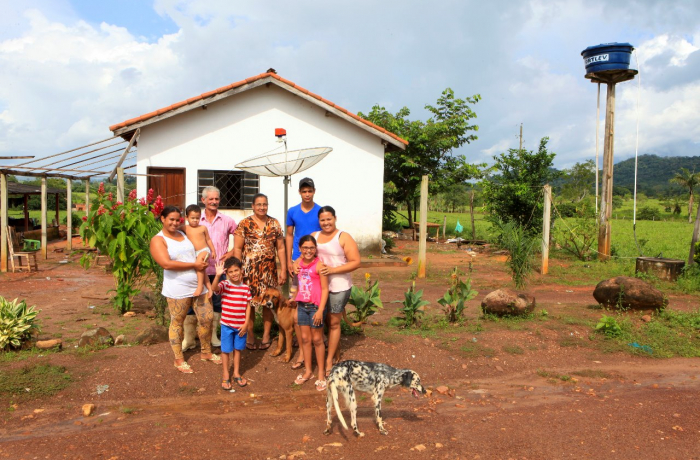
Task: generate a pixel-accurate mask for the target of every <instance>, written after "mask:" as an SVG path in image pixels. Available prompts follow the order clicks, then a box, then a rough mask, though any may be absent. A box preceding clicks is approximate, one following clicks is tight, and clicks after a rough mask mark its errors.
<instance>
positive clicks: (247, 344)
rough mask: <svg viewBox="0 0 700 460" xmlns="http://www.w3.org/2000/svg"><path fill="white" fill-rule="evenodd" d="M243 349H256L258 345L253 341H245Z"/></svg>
mask: <svg viewBox="0 0 700 460" xmlns="http://www.w3.org/2000/svg"><path fill="white" fill-rule="evenodd" d="M245 349H246V350H257V349H258V346H257V345H256V344H254V343H246V344H245Z"/></svg>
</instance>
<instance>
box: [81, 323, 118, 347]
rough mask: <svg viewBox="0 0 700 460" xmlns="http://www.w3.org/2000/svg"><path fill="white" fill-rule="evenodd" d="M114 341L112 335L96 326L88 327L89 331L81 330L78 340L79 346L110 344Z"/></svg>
mask: <svg viewBox="0 0 700 460" xmlns="http://www.w3.org/2000/svg"><path fill="white" fill-rule="evenodd" d="M113 343H114V337H112V334H110V333H109V331H108V330H107V329H105V328H103V327H98V328H97V329H90V330H89V331H85V332H83V335H81V336H80V341H79V342H78V346H79V347H87V346H91V347H95V346H98V345H112V344H113Z"/></svg>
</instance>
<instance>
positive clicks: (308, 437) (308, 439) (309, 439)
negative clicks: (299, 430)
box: [301, 435, 311, 442]
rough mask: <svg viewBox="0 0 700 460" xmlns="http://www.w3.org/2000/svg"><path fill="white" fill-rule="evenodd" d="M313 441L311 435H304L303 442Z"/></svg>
mask: <svg viewBox="0 0 700 460" xmlns="http://www.w3.org/2000/svg"><path fill="white" fill-rule="evenodd" d="M309 441H311V436H309V435H304V437H303V438H301V442H309Z"/></svg>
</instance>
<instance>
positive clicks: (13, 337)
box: [0, 297, 39, 350]
mask: <svg viewBox="0 0 700 460" xmlns="http://www.w3.org/2000/svg"><path fill="white" fill-rule="evenodd" d="M38 313H39V312H38V311H37V310H35V309H34V307H33V306H32V307H28V306H27V303H26V302H25V301H24V300H22V301H21V302H18V301H17V299H15V300H13V301H9V300H7V299H5V298H4V297H0V350H6V349H8V348H10V347H12V348H19V347H20V346H21V345H22V342H23V341H24V340H27V339H29V338H30V337H31V336H32V334H33V333H34V332H35V331H39V322H38V320H37V319H36V316H37V314H38Z"/></svg>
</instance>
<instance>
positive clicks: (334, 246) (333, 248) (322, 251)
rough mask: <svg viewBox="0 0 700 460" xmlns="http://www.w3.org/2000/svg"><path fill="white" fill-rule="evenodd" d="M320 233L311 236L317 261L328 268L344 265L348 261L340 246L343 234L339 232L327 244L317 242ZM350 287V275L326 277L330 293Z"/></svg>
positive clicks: (339, 274) (338, 274)
mask: <svg viewBox="0 0 700 460" xmlns="http://www.w3.org/2000/svg"><path fill="white" fill-rule="evenodd" d="M320 233H321V232H316V233H314V234H313V236H314V238H316V245H317V246H316V252H317V253H318V257H319V259H321V261H322V262H323V263H324V264H326V265H327V266H329V267H340V266H341V265H345V264H346V263H347V262H348V259H347V258H346V257H345V251H343V247H342V246H341V245H340V234H341V233H343V232H341V231H340V230H339V231H338V233H336V234H335V236H334V237H333V238H331V240H330V241H329V242H327V243H319V242H318V235H319V234H320ZM351 287H352V276H351V275H350V273H337V274H334V275H328V290H329V291H330V292H341V291H347V290H348V289H350V288H351Z"/></svg>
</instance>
